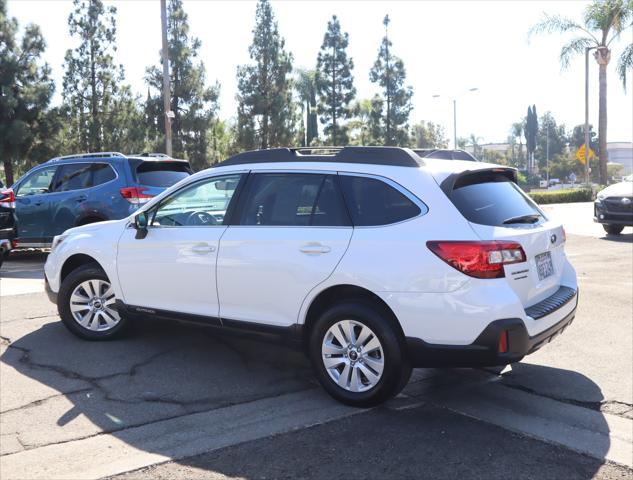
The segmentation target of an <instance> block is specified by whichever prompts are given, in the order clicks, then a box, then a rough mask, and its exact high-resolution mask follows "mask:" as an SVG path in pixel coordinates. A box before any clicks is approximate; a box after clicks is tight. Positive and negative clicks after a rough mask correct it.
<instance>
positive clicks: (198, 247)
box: [191, 243, 215, 254]
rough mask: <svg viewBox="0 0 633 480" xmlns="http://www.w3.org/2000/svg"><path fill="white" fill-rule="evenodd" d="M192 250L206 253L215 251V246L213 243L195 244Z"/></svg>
mask: <svg viewBox="0 0 633 480" xmlns="http://www.w3.org/2000/svg"><path fill="white" fill-rule="evenodd" d="M191 251H192V252H193V253H199V254H205V253H211V252H215V247H214V246H213V245H207V244H206V243H203V244H200V245H194V246H193V247H191Z"/></svg>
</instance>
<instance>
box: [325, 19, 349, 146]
mask: <svg viewBox="0 0 633 480" xmlns="http://www.w3.org/2000/svg"><path fill="white" fill-rule="evenodd" d="M348 43H349V40H348V34H347V33H343V32H341V24H340V22H339V20H338V18H336V15H333V16H332V20H330V21H329V22H328V24H327V31H326V32H325V36H324V37H323V44H322V45H321V51H320V52H319V55H318V57H317V70H318V71H319V81H318V83H317V87H318V92H319V108H318V110H319V114H320V115H321V123H322V124H324V125H325V129H324V133H325V135H326V136H327V139H328V143H329V144H330V145H346V144H347V143H348V137H347V128H346V126H345V125H344V124H342V121H345V120H347V119H348V118H350V116H351V111H350V103H351V102H352V101H353V100H354V97H355V96H356V89H355V88H354V77H353V76H352V70H353V69H354V62H353V61H352V59H351V58H348V57H347V51H346V49H347V45H348Z"/></svg>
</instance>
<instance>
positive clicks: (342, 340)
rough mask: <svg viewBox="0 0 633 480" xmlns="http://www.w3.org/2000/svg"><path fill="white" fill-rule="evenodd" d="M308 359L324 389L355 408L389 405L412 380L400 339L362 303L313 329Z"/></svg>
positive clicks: (328, 315)
mask: <svg viewBox="0 0 633 480" xmlns="http://www.w3.org/2000/svg"><path fill="white" fill-rule="evenodd" d="M309 354H310V360H311V361H312V365H313V367H314V371H315V374H316V377H317V379H318V380H319V382H320V383H321V385H322V386H323V388H324V389H325V390H326V391H327V392H328V393H329V394H330V395H331V396H332V397H334V398H335V399H336V400H338V401H339V402H342V403H344V404H346V405H351V406H354V407H373V406H375V405H379V404H381V403H383V402H385V401H387V400H389V399H390V398H392V397H394V396H395V395H397V394H398V393H399V392H400V391H401V390H402V389H403V388H404V386H405V385H406V384H407V382H408V381H409V377H410V376H411V365H410V363H409V361H408V359H407V356H406V353H405V349H404V341H403V339H402V338H401V334H400V333H399V332H398V331H397V330H396V328H394V326H392V324H391V322H390V319H389V318H386V317H385V315H384V314H383V313H382V312H380V310H379V309H377V308H375V306H373V305H372V304H370V303H365V302H363V301H349V302H344V303H338V304H336V305H333V306H332V307H330V308H329V309H328V310H326V311H325V312H324V313H323V314H322V315H321V317H320V318H319V319H318V320H317V321H316V323H315V325H314V327H313V328H312V331H311V335H310V339H309Z"/></svg>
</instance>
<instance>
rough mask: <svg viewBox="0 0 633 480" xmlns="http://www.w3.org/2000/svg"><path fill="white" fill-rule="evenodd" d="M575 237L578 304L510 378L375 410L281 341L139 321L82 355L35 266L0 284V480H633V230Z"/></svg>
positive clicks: (459, 384) (418, 384) (447, 386)
mask: <svg viewBox="0 0 633 480" xmlns="http://www.w3.org/2000/svg"><path fill="white" fill-rule="evenodd" d="M545 208H546V209H547V210H548V211H549V212H550V213H551V214H552V215H553V216H555V217H558V218H560V219H561V220H563V222H564V223H565V227H566V231H567V235H568V241H567V252H568V254H569V256H570V259H571V261H572V263H573V264H574V266H575V267H576V269H577V273H578V278H579V283H580V291H581V299H580V304H579V309H578V313H577V317H576V320H575V321H574V323H573V324H572V325H571V327H570V328H569V329H567V330H566V331H565V333H564V334H563V335H562V336H561V337H559V338H557V339H555V340H554V341H553V342H552V343H551V344H549V345H547V346H545V347H544V348H542V349H541V350H539V351H538V352H536V353H534V354H533V355H531V356H529V357H527V358H526V359H524V361H523V362H521V363H519V364H516V365H514V366H513V367H512V368H511V369H506V370H504V371H503V372H499V371H492V370H435V369H425V370H417V371H415V373H414V375H413V377H412V379H411V382H410V383H409V385H408V386H407V388H406V389H405V390H404V392H403V393H402V394H401V395H400V396H399V397H398V398H396V399H393V400H392V401H390V402H389V403H387V404H386V405H384V406H381V407H379V408H375V409H372V410H357V409H353V408H349V407H345V406H342V405H340V404H338V403H336V402H334V401H333V400H331V399H330V398H329V397H328V396H327V395H326V394H325V393H324V392H322V391H321V389H320V388H319V387H318V385H317V383H316V381H315V379H314V378H313V376H312V374H311V371H310V367H309V364H308V362H307V361H306V359H305V358H304V357H303V356H302V355H301V354H300V353H298V352H295V351H292V350H289V349H286V348H284V347H281V346H279V345H276V344H272V343H259V342H258V343H256V342H253V341H249V340H245V339H236V338H231V337H220V336H217V335H214V334H213V333H212V332H209V331H207V330H204V329H200V328H194V327H189V326H183V325H179V324H169V323H163V322H156V321H152V319H144V320H143V321H141V322H139V324H138V325H136V326H135V328H134V330H133V331H132V332H131V333H130V334H129V335H128V336H127V337H125V338H124V339H121V340H117V341H113V342H105V343H89V342H83V341H81V340H78V339H76V338H75V337H73V336H71V335H70V334H69V333H68V332H67V331H66V329H65V328H64V327H63V326H62V325H61V323H60V322H59V318H58V317H57V314H56V308H55V306H54V305H52V304H51V303H49V302H48V299H47V298H46V296H45V294H44V293H43V282H42V280H41V275H42V262H43V260H44V258H45V255H44V254H41V253H27V254H22V255H16V256H14V257H11V258H9V260H8V261H7V262H6V263H5V264H4V265H3V266H2V270H1V271H0V277H1V278H0V318H1V322H0V340H1V344H0V391H1V394H0V478H2V479H3V480H6V479H13V478H16V479H34V478H46V479H49V478H67V479H78V478H104V477H117V478H129V479H137V478H139V479H144V478H148V479H149V478H170V479H171V478H182V479H193V478H196V479H197V478H200V479H201V478H214V479H215V478H248V479H256V478H257V479H259V478H269V479H270V478H315V479H316V478H339V477H354V478H457V477H461V478H486V479H489V478H552V479H560V478H580V479H589V478H600V479H624V478H633V298H632V296H633V229H631V228H627V229H625V231H624V233H623V234H622V235H620V236H617V237H611V236H606V235H605V234H604V231H603V230H602V228H601V227H600V226H599V225H596V224H593V223H592V222H591V204H570V205H557V206H546V207H545Z"/></svg>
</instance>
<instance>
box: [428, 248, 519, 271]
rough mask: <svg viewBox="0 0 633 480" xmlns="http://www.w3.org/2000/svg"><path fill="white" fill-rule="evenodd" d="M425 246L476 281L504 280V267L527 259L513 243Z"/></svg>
mask: <svg viewBox="0 0 633 480" xmlns="http://www.w3.org/2000/svg"><path fill="white" fill-rule="evenodd" d="M426 246H427V247H428V248H429V249H430V250H431V251H432V252H433V253H434V254H435V255H437V256H438V257H440V258H441V259H442V260H444V261H445V262H446V263H448V264H449V265H450V266H451V267H453V268H455V269H457V270H459V271H460V272H462V273H465V274H466V275H469V276H471V277H475V278H503V277H505V272H504V270H503V266H504V265H510V264H512V263H521V262H525V259H526V257H525V252H524V251H523V247H521V245H519V244H518V243H516V242H500V241H491V242H459V241H457V242H456V241H429V242H426Z"/></svg>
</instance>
